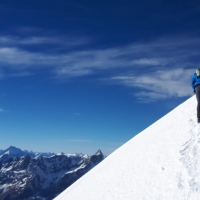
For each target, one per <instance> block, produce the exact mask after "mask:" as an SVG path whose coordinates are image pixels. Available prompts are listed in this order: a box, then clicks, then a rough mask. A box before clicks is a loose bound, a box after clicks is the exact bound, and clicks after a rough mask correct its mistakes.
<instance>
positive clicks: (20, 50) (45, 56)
mask: <svg viewBox="0 0 200 200" xmlns="http://www.w3.org/2000/svg"><path fill="white" fill-rule="evenodd" d="M60 39H62V40H60ZM70 40H71V41H70ZM88 41H89V40H87V39H85V38H82V39H77V41H76V39H75V38H73V37H71V38H64V37H59V36H56V37H36V36H30V37H26V38H21V40H19V38H17V37H13V36H0V78H3V77H6V76H14V75H16V76H17V75H19V76H20V75H21V76H22V75H24V76H25V75H31V74H37V71H39V70H41V69H43V70H48V71H51V72H52V74H53V75H54V77H56V78H57V79H61V80H64V79H68V78H75V77H76V78H77V77H82V76H86V75H92V74H97V73H99V72H100V71H103V72H105V73H106V72H109V76H111V77H112V78H108V77H105V76H104V77H103V78H102V79H101V80H106V78H107V80H108V79H109V80H110V81H112V82H114V83H117V84H123V85H125V86H129V87H135V88H138V89H140V90H141V91H139V93H137V94H135V96H136V98H138V99H146V98H149V99H150V100H152V101H154V100H156V99H165V98H168V97H170V98H171V97H185V96H190V95H191V90H190V86H189V85H190V78H191V76H192V74H193V73H194V72H193V70H194V69H195V68H196V67H199V65H200V57H199V51H198V49H199V48H200V39H199V37H189V36H182V37H165V38H162V39H159V40H155V41H150V42H140V43H133V44H130V45H126V46H119V47H115V48H105V49H90V50H86V49H84V48H82V47H81V46H82V45H83V44H86V43H87V42H88ZM70 42H71V43H70ZM27 44H29V45H35V46H37V45H41V44H42V45H43V46H45V45H49V44H51V45H54V47H52V49H51V51H49V50H48V51H44V50H43V51H39V50H38V51H37V52H33V51H31V50H30V49H28V48H26V45H27ZM73 45H78V46H79V48H77V49H78V50H75V49H73V51H69V48H68V47H69V46H70V47H71V46H73ZM55 46H56V47H55ZM57 48H58V49H60V48H61V49H62V50H66V51H61V52H62V53H61V52H59V53H58V52H57V51H56V49H57ZM50 52H51V53H50ZM55 52H56V53H55ZM5 68H9V70H4V69H5ZM191 68H193V70H189V69H191ZM8 71H9V73H10V74H7V73H8ZM105 73H104V74H105Z"/></svg>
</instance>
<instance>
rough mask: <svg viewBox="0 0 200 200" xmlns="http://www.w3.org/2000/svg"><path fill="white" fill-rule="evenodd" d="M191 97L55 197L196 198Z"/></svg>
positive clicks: (198, 149)
mask: <svg viewBox="0 0 200 200" xmlns="http://www.w3.org/2000/svg"><path fill="white" fill-rule="evenodd" d="M196 105H197V103H196V98H195V97H191V98H190V99H188V100H187V101H186V102H184V103H183V104H181V105H179V106H178V107H177V108H175V109H174V110H173V111H171V112H170V113H168V114H167V115H166V116H164V117H163V118H161V119H160V120H158V121H157V122H155V123H154V124H152V125H151V126H150V127H148V128H147V129H145V130H144V131H142V132H141V133H139V134H138V135H137V136H135V137H134V138H132V139H131V140H130V141H128V142H127V143H125V144H124V145H123V146H121V147H120V148H119V149H117V150H116V151H115V152H113V153H112V154H111V155H110V156H108V157H107V158H106V159H105V160H104V161H102V162H101V163H100V164H99V165H98V166H96V167H95V168H93V169H92V170H91V171H90V172H89V173H87V174H86V175H85V176H83V177H82V178H80V179H79V180H78V181H77V182H75V183H74V184H73V185H71V186H70V187H69V188H67V189H66V190H65V191H64V192H63V193H61V194H60V195H59V196H58V197H56V198H55V200H83V199H86V200H102V199H103V200H132V199H134V200H199V199H200V125H199V124H197V121H196Z"/></svg>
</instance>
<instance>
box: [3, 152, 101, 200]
mask: <svg viewBox="0 0 200 200" xmlns="http://www.w3.org/2000/svg"><path fill="white" fill-rule="evenodd" d="M15 153H16V152H15ZM19 153H21V151H19ZM103 159H104V156H103V154H102V152H101V151H100V150H99V151H98V152H97V153H96V154H95V155H93V156H88V155H84V154H66V155H63V154H62V155H54V156H51V157H43V156H41V157H34V158H32V157H31V156H30V155H25V156H22V157H13V158H10V159H9V160H7V161H0V199H1V200H33V199H34V200H51V199H53V198H54V197H55V196H57V195H58V194H59V193H61V192H62V191H63V190H65V189H66V188H67V187H69V186H70V185H71V184H72V183H74V182H75V181H76V180H77V179H79V178H80V177H81V176H82V175H84V174H85V173H87V172H88V171H89V170H90V169H92V168H93V167H94V166H95V165H97V164H98V163H99V162H101V161H102V160H103Z"/></svg>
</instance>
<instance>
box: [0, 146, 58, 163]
mask: <svg viewBox="0 0 200 200" xmlns="http://www.w3.org/2000/svg"><path fill="white" fill-rule="evenodd" d="M25 155H29V156H30V157H32V158H38V157H41V156H44V157H51V156H53V155H56V154H55V153H43V152H33V151H27V150H24V151H23V150H21V149H19V148H17V147H14V146H10V147H9V148H7V149H5V150H0V161H7V160H9V159H10V158H14V157H18V158H20V157H22V156H25Z"/></svg>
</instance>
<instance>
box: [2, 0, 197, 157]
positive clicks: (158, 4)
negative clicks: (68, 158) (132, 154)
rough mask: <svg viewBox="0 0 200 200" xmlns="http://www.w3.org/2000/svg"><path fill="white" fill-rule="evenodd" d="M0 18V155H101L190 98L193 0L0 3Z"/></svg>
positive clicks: (193, 55) (194, 38)
mask: <svg viewBox="0 0 200 200" xmlns="http://www.w3.org/2000/svg"><path fill="white" fill-rule="evenodd" d="M0 13H1V17H0V24H1V26H0V137H1V143H0V149H5V148H7V147H8V146H10V145H13V146H17V147H20V148H21V149H23V150H24V149H27V150H33V151H45V152H47V151H49V152H55V153H59V152H65V153H75V152H77V153H78V152H82V153H87V154H90V155H91V154H93V153H95V152H96V151H97V150H98V149H101V150H102V152H103V153H104V154H105V155H109V154H110V153H111V152H113V151H114V150H115V149H116V148H118V147H119V146H121V145H122V144H124V143H125V142H126V141H128V140H129V139H131V138H132V137H133V136H134V135H136V134H138V133H139V132H140V131H142V130H144V129H145V128H146V127H148V126H149V125H151V124H152V123H153V122H155V121H156V120H158V119H159V118H160V117H162V116H163V115H165V114H166V113H168V112H169V111H171V110H172V109H173V108H175V107H176V106H177V105H179V104H180V103H182V102H183V101H185V100H186V99H187V98H189V97H190V96H192V89H191V88H190V80H191V76H192V75H193V74H194V71H195V69H196V68H197V67H199V66H200V57H199V49H200V38H199V34H200V26H199V21H200V14H199V13H200V3H199V2H198V1H197V0H192V1H186V0H181V1H180V0H173V1H172V0H168V1H164V0H159V1H158V0H152V1H147V0H141V1H133V0H131V1H129V0H127V1H122V0H120V1H119V0H115V1H112V0H107V1H104V0H102V1H93V0H84V1H81V0H73V1H69V0H65V1H64V0H57V1H52V0H50V1H49V0H48V1H46V0H43V1H39V0H30V1H25V0H20V1H14V0H3V1H0ZM194 112H195V111H194Z"/></svg>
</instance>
